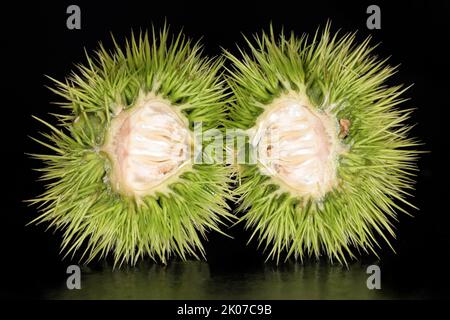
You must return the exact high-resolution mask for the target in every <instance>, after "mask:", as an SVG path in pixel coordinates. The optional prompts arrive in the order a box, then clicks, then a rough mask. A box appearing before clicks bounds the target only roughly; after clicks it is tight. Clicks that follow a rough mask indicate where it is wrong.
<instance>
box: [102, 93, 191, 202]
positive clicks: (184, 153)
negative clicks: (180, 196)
mask: <svg viewBox="0 0 450 320" xmlns="http://www.w3.org/2000/svg"><path fill="white" fill-rule="evenodd" d="M191 145H192V135H191V132H190V131H189V128H188V122H187V119H185V118H184V117H183V116H182V115H181V114H178V113H177V112H176V110H175V109H174V107H172V106H171V105H170V103H169V102H168V101H166V100H163V99H161V98H157V97H154V96H153V97H152V96H150V97H148V96H147V97H145V98H140V99H139V101H138V102H137V103H136V105H135V106H134V107H132V108H131V109H129V110H126V111H123V110H121V111H119V113H118V114H117V116H116V117H115V118H114V119H113V120H112V121H111V127H110V129H109V136H108V138H107V141H106V143H105V145H104V146H103V148H102V150H103V151H105V152H107V153H108V155H109V157H110V159H111V160H112V164H113V165H112V171H111V174H110V177H109V179H110V182H111V184H112V186H113V189H114V190H115V191H117V192H119V193H121V194H124V195H128V196H135V197H141V196H144V195H148V194H152V193H154V191H155V190H156V189H158V188H159V187H160V186H161V185H164V184H165V182H167V181H168V180H169V179H170V177H172V176H174V175H176V174H177V173H179V172H180V169H181V168H183V167H185V166H187V165H189V164H190V152H191Z"/></svg>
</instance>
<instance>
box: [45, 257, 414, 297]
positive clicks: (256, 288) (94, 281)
mask: <svg viewBox="0 0 450 320" xmlns="http://www.w3.org/2000/svg"><path fill="white" fill-rule="evenodd" d="M366 268H367V266H364V265H361V264H353V265H351V266H349V267H348V268H346V267H342V266H332V265H321V264H311V265H303V266H302V265H300V264H295V263H289V264H286V265H283V266H281V267H280V266H279V267H276V266H270V265H262V266H260V267H258V268H256V269H255V270H252V271H250V272H249V271H247V272H244V273H236V272H224V271H223V270H214V268H211V267H210V265H209V264H208V263H206V262H198V261H188V262H172V263H170V264H169V265H168V266H161V265H156V264H151V263H147V262H142V263H141V264H139V265H138V266H136V267H135V268H125V269H121V270H113V269H112V268H111V267H109V266H104V267H102V268H101V270H96V271H93V270H90V269H89V268H84V269H82V277H81V286H82V289H81V290H68V289H67V288H66V285H65V283H61V285H60V286H59V287H57V288H53V289H50V290H48V291H47V292H46V294H45V296H44V298H47V299H392V298H394V299H395V298H409V297H407V296H402V297H398V296H396V294H394V293H392V292H390V290H389V289H386V288H383V286H382V289H381V290H369V289H367V287H366V281H367V277H368V276H369V275H368V274H367V273H366Z"/></svg>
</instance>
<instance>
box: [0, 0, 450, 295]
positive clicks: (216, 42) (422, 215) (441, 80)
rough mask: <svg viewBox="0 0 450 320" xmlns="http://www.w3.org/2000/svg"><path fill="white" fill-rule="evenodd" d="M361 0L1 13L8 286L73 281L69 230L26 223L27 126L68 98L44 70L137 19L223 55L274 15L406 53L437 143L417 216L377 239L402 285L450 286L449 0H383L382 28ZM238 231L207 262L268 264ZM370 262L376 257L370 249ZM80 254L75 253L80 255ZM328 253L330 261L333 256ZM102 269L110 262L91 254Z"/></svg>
mask: <svg viewBox="0 0 450 320" xmlns="http://www.w3.org/2000/svg"><path fill="white" fill-rule="evenodd" d="M69 4H78V5H79V6H80V7H81V13H82V20H81V24H82V28H81V30H68V29H67V28H66V18H67V14H66V8H67V6H68V5H69ZM369 4H372V3H364V2H355V3H351V2H344V3H341V2H335V1H271V2H269V3H264V2H262V1H240V2H229V1H220V2H219V1H209V2H204V3H200V2H191V1H183V2H172V1H166V2H163V3H161V2H160V1H158V2H157V1H142V2H134V1H126V2H118V3H114V2H96V3H88V2H80V1H75V0H74V1H71V2H65V1H58V2H55V3H45V4H44V3H42V4H33V5H29V4H21V3H16V4H15V5H13V6H11V8H8V9H5V10H4V12H3V21H2V24H3V25H4V26H3V28H2V31H3V33H4V34H5V37H4V38H3V45H4V48H3V49H2V51H3V53H6V57H5V58H4V59H3V61H2V64H3V70H4V71H5V70H7V71H8V72H6V73H5V72H3V74H2V75H3V79H2V80H3V81H2V99H1V101H2V103H1V107H2V109H1V121H2V122H1V123H2V138H3V140H2V148H0V152H1V159H2V164H3V165H2V167H0V169H1V173H2V175H1V176H2V180H1V183H2V185H3V188H2V189H3V202H2V204H3V206H2V209H1V215H2V216H1V219H0V226H1V229H0V232H1V237H2V240H1V242H0V246H1V247H0V250H1V262H2V263H1V264H2V269H4V270H3V272H2V274H1V275H2V284H3V285H2V289H3V290H2V292H1V294H2V296H4V297H6V298H19V299H20V298H40V297H42V292H43V291H44V290H45V289H46V288H47V287H51V286H53V285H55V284H58V283H60V282H62V281H64V279H65V277H66V274H65V270H66V269H65V268H66V267H67V265H69V264H71V261H70V259H69V260H64V261H61V255H59V253H58V252H59V244H60V234H59V233H55V234H54V233H52V232H50V231H49V232H44V231H45V226H37V227H36V226H25V224H26V223H27V222H29V221H30V220H31V219H32V218H33V217H35V216H36V211H35V208H30V207H27V206H26V204H24V203H23V200H24V199H30V198H32V197H33V196H36V195H37V194H38V193H40V192H41V191H42V190H43V189H42V185H41V184H39V183H37V182H35V180H36V179H37V177H38V175H37V173H36V172H34V171H33V170H32V168H36V167H39V165H40V164H39V163H38V162H36V161H34V160H31V159H30V158H29V157H28V156H26V155H25V153H26V152H27V153H35V152H43V151H46V150H44V149H43V148H41V147H40V146H38V145H37V144H36V143H34V142H33V141H32V140H31V139H29V137H28V136H37V132H38V131H39V130H45V128H44V127H43V126H41V125H40V124H39V123H37V121H35V120H33V119H32V118H31V115H32V114H33V115H36V116H38V117H41V118H43V119H46V120H51V119H52V118H51V117H50V116H49V113H50V112H54V111H56V110H57V107H56V106H54V105H51V104H50V102H52V101H58V100H59V98H58V97H56V96H55V95H54V94H53V93H51V92H50V91H49V90H48V89H46V88H45V86H46V85H51V82H50V81H49V80H48V79H46V78H45V76H44V75H50V76H52V77H54V78H56V79H59V80H62V79H64V77H65V76H66V75H68V74H69V73H70V71H71V70H73V69H74V63H80V62H84V61H85V60H84V49H86V50H87V52H92V50H95V49H96V48H97V43H98V41H102V42H103V43H104V44H105V46H106V47H107V48H111V47H112V46H111V39H110V32H111V33H113V34H114V35H115V37H116V38H118V39H124V37H128V36H129V35H130V32H131V29H134V30H139V29H143V30H145V29H146V28H150V27H151V24H152V23H153V24H154V25H155V26H156V27H158V26H162V25H163V23H164V20H165V19H167V22H168V23H169V24H170V25H171V26H172V27H173V29H174V30H180V28H181V27H183V31H184V33H185V34H186V35H187V36H189V37H191V38H193V39H200V38H202V42H203V44H204V50H205V51H204V52H205V54H207V55H210V56H214V55H219V54H220V53H221V47H223V48H227V49H230V50H231V51H232V52H236V43H237V44H243V43H244V42H243V38H242V33H243V34H245V35H250V34H253V33H255V32H259V31H260V30H261V29H262V28H264V29H267V28H268V26H269V23H270V22H272V23H273V25H274V26H275V28H276V29H277V30H279V29H280V27H281V26H284V28H285V30H293V31H295V32H296V33H297V34H299V35H300V34H302V33H303V32H308V33H313V32H314V31H315V30H316V28H317V27H318V26H319V25H321V26H323V25H324V24H325V23H326V22H327V20H331V21H332V29H333V30H334V31H336V30H337V29H342V30H343V31H345V32H347V31H348V32H350V31H356V30H358V39H359V40H361V39H364V38H365V37H366V36H368V35H370V36H372V37H373V43H374V44H375V43H379V42H381V45H380V46H379V47H378V48H377V49H376V50H375V52H376V54H378V55H379V56H380V57H387V56H391V59H390V64H392V65H397V64H401V66H400V69H399V72H398V73H397V74H396V75H395V76H394V77H393V78H392V79H391V80H390V83H393V84H397V83H404V84H407V85H409V84H414V86H413V87H412V88H411V89H410V90H409V91H408V93H407V94H406V96H408V97H410V98H411V100H410V101H409V102H408V103H407V104H406V105H408V106H414V107H417V110H416V112H415V113H414V115H413V118H412V119H411V123H417V125H416V127H415V128H414V130H413V133H412V134H413V135H414V136H416V137H419V138H420V140H421V141H423V142H424V146H423V149H424V150H427V151H430V152H429V153H427V154H424V155H423V156H422V157H421V159H420V161H419V169H420V171H419V173H418V177H417V186H416V192H415V198H413V199H411V201H412V203H413V204H414V205H416V206H418V207H419V208H420V211H417V212H413V213H414V215H415V217H414V218H411V217H408V216H405V215H402V214H401V215H400V216H399V223H398V224H397V234H398V238H397V240H395V241H394V242H393V243H394V247H395V249H396V251H397V253H396V254H394V253H392V252H391V251H390V250H388V248H382V249H381V250H379V252H380V257H381V262H379V264H380V265H381V267H382V270H383V279H385V281H388V282H389V283H390V285H391V287H394V288H395V289H396V290H398V292H400V296H401V293H402V292H408V291H410V290H417V289H418V288H419V289H420V291H421V292H422V294H421V297H424V298H442V297H447V298H448V296H449V295H448V293H447V292H446V288H448V284H449V281H448V278H449V276H448V274H449V271H450V267H449V265H448V263H447V260H448V259H447V256H448V254H449V246H450V241H449V238H450V237H449V234H448V228H449V215H450V210H449V203H448V200H449V195H450V194H449V191H450V188H449V174H448V173H449V169H448V168H449V165H450V158H449V152H448V149H449V143H448V141H449V138H450V135H449V133H448V132H449V130H450V125H449V122H450V121H449V120H450V118H449V116H450V113H449V107H450V106H449V99H450V97H449V93H450V92H449V91H450V90H449V80H448V77H449V68H448V66H449V65H448V64H449V63H448V57H449V53H448V48H447V47H446V44H448V43H449V40H450V38H449V35H450V32H449V18H450V5H449V2H446V1H435V2H431V1H412V2H397V1H395V3H384V2H379V1H376V2H373V4H378V5H379V6H380V7H381V12H382V22H381V23H382V28H381V30H368V29H367V28H366V19H367V16H368V15H367V14H366V8H367V6H368V5H369ZM229 233H230V234H231V235H232V236H234V239H228V238H225V237H223V236H220V235H217V234H214V233H211V234H209V236H208V239H209V241H208V242H205V245H206V249H207V257H208V263H209V266H210V269H211V270H213V271H214V272H218V273H229V274H233V273H242V272H252V271H253V270H255V272H256V271H257V270H258V269H259V268H261V266H262V265H263V264H264V258H265V256H264V253H263V252H262V250H260V249H257V248H256V244H255V243H250V244H249V245H246V242H247V239H248V236H249V232H247V231H245V230H243V227H242V226H241V225H239V226H236V227H234V228H232V229H230V230H229ZM361 259H362V261H367V262H368V263H369V262H370V263H371V262H373V261H377V260H376V258H375V257H372V256H361ZM74 262H76V261H74ZM320 263H322V264H326V263H327V262H326V261H321V262H320ZM91 267H92V268H93V269H96V268H101V266H98V264H96V263H93V264H91Z"/></svg>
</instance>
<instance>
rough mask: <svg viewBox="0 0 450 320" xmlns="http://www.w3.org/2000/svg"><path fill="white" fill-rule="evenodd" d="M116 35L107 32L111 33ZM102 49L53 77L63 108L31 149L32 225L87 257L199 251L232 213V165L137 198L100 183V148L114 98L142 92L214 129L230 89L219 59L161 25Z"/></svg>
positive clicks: (129, 102) (128, 99) (127, 100)
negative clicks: (35, 162)
mask: <svg viewBox="0 0 450 320" xmlns="http://www.w3.org/2000/svg"><path fill="white" fill-rule="evenodd" d="M113 40H114V39H113ZM114 45H115V48H114V50H113V51H112V52H109V51H107V50H106V49H105V48H104V46H103V45H101V44H100V47H99V50H98V51H97V52H96V53H95V55H94V56H89V55H86V56H87V63H86V64H85V65H78V69H77V71H76V72H73V73H72V74H71V76H70V77H69V78H68V79H66V81H65V82H60V81H58V80H54V79H52V80H53V81H54V82H55V83H56V88H50V89H51V90H52V91H53V92H54V93H56V94H57V95H59V96H61V97H62V98H64V102H61V103H59V104H60V106H61V107H62V108H64V109H67V110H68V112H67V111H66V112H61V113H60V114H57V115H56V116H57V118H58V125H52V124H50V123H47V122H45V121H43V120H40V121H41V122H42V123H44V124H45V125H46V126H47V127H48V128H49V130H50V133H44V134H43V136H44V139H39V140H38V139H35V140H36V141H37V142H39V143H40V144H41V145H43V146H45V147H47V148H49V149H50V150H51V153H49V154H34V155H32V156H33V157H34V158H36V159H39V160H41V161H43V162H44V167H43V168H40V169H38V170H39V171H40V172H41V173H42V178H41V179H40V180H41V181H42V182H43V183H45V185H46V191H45V192H44V193H43V194H41V195H39V196H38V197H36V198H35V199H33V200H30V203H32V204H35V205H38V208H39V209H40V211H41V214H40V216H39V217H38V218H36V219H35V220H34V221H33V223H41V222H46V223H48V225H49V227H54V228H56V229H60V230H62V231H63V240H62V248H61V251H64V252H65V253H66V255H67V254H69V253H72V254H74V253H75V252H77V251H79V250H81V248H83V251H82V254H81V260H83V261H84V262H86V263H87V262H89V261H91V260H92V259H94V258H95V257H99V258H101V257H105V256H106V255H107V254H108V253H110V252H113V258H114V262H115V264H118V265H121V264H122V263H130V264H134V263H136V261H137V260H138V259H139V258H140V257H143V256H145V255H148V256H150V257H151V258H153V259H155V260H157V261H161V262H163V263H166V262H167V259H168V258H169V256H170V255H171V254H173V253H176V254H177V255H178V256H180V257H181V258H182V259H186V257H187V256H188V255H192V256H194V257H197V258H198V257H199V255H198V253H200V255H201V256H204V249H203V246H202V242H201V240H202V238H203V237H205V233H206V232H207V231H208V230H215V231H219V232H221V231H220V229H219V226H220V224H222V223H223V222H224V221H223V219H225V220H229V219H230V218H232V215H231V214H230V213H229V212H228V209H229V208H228V205H227V203H226V199H228V198H229V197H230V196H229V192H228V183H229V179H230V172H229V169H228V168H227V167H225V166H222V165H220V164H212V165H204V164H195V165H193V166H192V169H191V170H189V171H188V172H184V173H182V174H181V176H180V177H179V179H178V180H177V181H176V182H174V183H173V184H171V185H170V186H169V188H170V190H171V191H172V192H170V193H168V194H163V193H157V194H156V195H154V196H146V197H144V198H143V199H142V202H141V203H138V202H137V201H136V200H135V199H134V198H131V197H127V196H123V195H120V194H117V193H115V192H114V191H112V189H111V186H110V184H109V183H108V181H107V176H108V170H110V166H111V165H110V163H109V160H108V158H107V157H106V156H105V155H104V154H102V152H99V147H100V146H101V145H102V144H103V143H104V139H105V135H106V133H107V130H108V127H109V125H110V123H111V120H112V118H113V117H114V112H115V108H116V106H117V105H120V106H125V108H132V107H133V104H134V102H135V101H136V99H137V97H138V95H139V93H140V92H143V93H153V94H154V95H156V96H161V97H163V98H165V99H167V100H169V101H170V102H171V103H172V105H174V106H176V107H177V108H179V110H181V113H182V114H183V115H184V116H185V117H186V118H187V119H188V120H189V126H190V128H191V129H192V126H193V123H194V122H199V121H202V123H203V130H207V129H210V128H217V127H219V126H220V120H221V119H222V118H223V117H224V114H225V113H226V108H227V107H226V101H227V96H226V93H225V87H224V85H223V80H222V78H221V77H220V72H221V71H220V69H221V66H222V63H223V60H222V59H208V58H204V57H202V52H201V46H200V44H199V43H192V42H191V41H190V40H186V39H185V38H184V36H183V34H182V33H181V32H180V33H179V34H178V35H176V36H170V34H169V30H168V27H166V26H164V28H163V29H162V30H161V31H160V32H159V33H158V32H155V30H154V29H153V30H152V32H151V33H150V35H149V34H148V33H140V34H139V35H138V36H135V35H133V34H132V36H131V40H130V41H127V42H126V45H125V47H124V48H121V47H120V46H119V45H118V44H117V42H116V41H115V40H114ZM38 120H39V119H38Z"/></svg>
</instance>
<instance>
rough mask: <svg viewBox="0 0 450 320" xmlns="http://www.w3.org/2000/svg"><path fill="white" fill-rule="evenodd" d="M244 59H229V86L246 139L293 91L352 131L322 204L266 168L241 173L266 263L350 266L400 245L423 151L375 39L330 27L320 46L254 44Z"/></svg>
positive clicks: (263, 39)
mask: <svg viewBox="0 0 450 320" xmlns="http://www.w3.org/2000/svg"><path fill="white" fill-rule="evenodd" d="M246 43H247V45H248V50H247V51H245V50H242V49H241V48H240V49H239V51H240V54H241V57H239V58H238V57H236V56H235V55H233V54H231V53H230V52H225V56H226V57H227V58H228V59H229V61H230V62H231V63H232V67H230V68H228V76H229V85H230V87H231V88H232V91H233V93H234V96H235V101H234V102H233V103H232V104H231V107H230V118H231V120H230V122H229V124H230V125H232V126H234V127H235V128H240V129H243V130H247V129H250V128H252V127H253V126H254V125H255V122H256V120H257V119H258V116H259V115H260V114H261V113H262V112H263V111H264V110H265V109H264V108H265V106H267V105H268V104H269V103H270V102H271V101H273V100H274V99H275V98H277V97H280V96H281V95H283V94H286V93H289V92H297V93H302V94H305V95H306V96H307V97H308V98H309V100H310V101H311V102H312V103H313V105H314V107H315V108H318V109H319V110H322V109H324V108H326V107H328V106H330V105H334V108H333V111H332V112H333V114H334V115H335V117H336V119H348V120H350V122H351V128H350V132H349V134H348V135H347V136H346V137H345V138H344V139H343V140H342V143H343V144H345V145H346V146H347V147H348V148H349V151H348V152H346V153H343V154H341V155H340V158H339V160H338V161H339V162H338V168H337V170H338V172H337V174H338V177H339V186H338V187H336V188H334V189H333V190H332V191H330V192H328V193H327V194H326V195H325V197H324V198H322V199H317V200H314V199H313V200H311V199H309V200H305V199H301V198H300V197H297V196H293V195H291V194H290V193H287V192H278V191H279V189H280V188H279V186H278V185H277V183H276V182H274V180H273V179H272V178H271V177H269V176H264V175H263V174H262V173H261V171H260V170H259V169H258V165H242V166H240V168H239V173H240V175H239V181H240V183H239V185H238V186H237V188H236V190H235V192H236V194H237V195H238V196H239V201H240V205H239V208H238V210H239V211H240V212H241V213H242V217H241V218H240V221H243V222H245V225H246V228H250V229H253V233H252V235H251V239H252V238H254V237H257V238H258V241H259V244H260V245H264V247H265V249H266V250H268V252H269V253H268V259H269V258H276V260H277V262H278V261H279V259H280V255H281V253H282V252H285V253H286V254H285V257H286V259H288V258H289V257H291V256H292V257H294V258H296V259H297V258H299V259H301V260H303V259H304V257H306V256H315V257H317V258H319V256H321V255H322V254H325V255H326V256H328V257H329V258H330V259H331V260H337V261H338V262H340V263H344V264H345V263H347V259H348V257H355V255H354V251H355V249H356V250H358V251H359V250H360V249H362V250H363V251H365V252H369V251H370V252H373V253H375V254H376V251H375V249H376V247H377V246H379V243H378V242H379V239H380V238H382V239H383V240H385V241H386V242H387V243H388V244H389V246H390V247H391V248H392V246H391V245H390V243H389V242H390V240H389V237H394V238H395V231H394V226H393V221H395V220H396V219H397V212H404V213H408V212H407V211H406V208H405V207H414V206H413V205H412V204H410V203H409V202H408V200H407V197H409V196H410V194H409V192H410V190H412V189H413V184H414V175H415V171H416V170H417V168H416V160H417V156H418V154H419V153H420V151H417V150H416V148H417V147H418V146H419V145H420V143H419V142H418V141H417V140H416V139H413V138H410V137H409V136H408V134H409V131H410V130H411V126H410V125H408V124H407V123H406V121H407V120H408V118H409V116H410V114H411V112H412V109H403V108H400V107H399V105H400V104H402V103H403V102H404V101H405V100H406V99H403V98H402V94H403V93H404V91H405V90H406V89H407V88H403V87H402V86H393V87H389V86H387V85H386V80H387V79H388V78H389V77H391V76H392V74H393V73H394V72H395V68H393V67H390V66H389V65H387V64H386V60H379V59H378V58H377V57H375V56H374V55H372V52H373V49H374V47H370V46H369V39H366V40H365V41H363V42H362V43H360V44H356V43H355V34H344V35H342V36H339V35H338V33H336V34H334V35H333V34H332V33H331V31H330V25H329V24H327V26H326V27H325V28H324V30H323V31H322V32H319V30H318V31H317V32H316V34H315V35H314V37H313V38H310V37H308V36H307V35H303V36H302V37H300V38H298V37H296V36H295V35H294V34H293V33H291V34H290V35H285V34H284V33H283V32H281V34H280V35H279V36H276V35H275V32H274V31H273V28H272V27H270V31H269V32H268V33H264V32H263V33H262V34H261V35H256V36H255V38H254V41H251V40H249V39H247V38H246Z"/></svg>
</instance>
